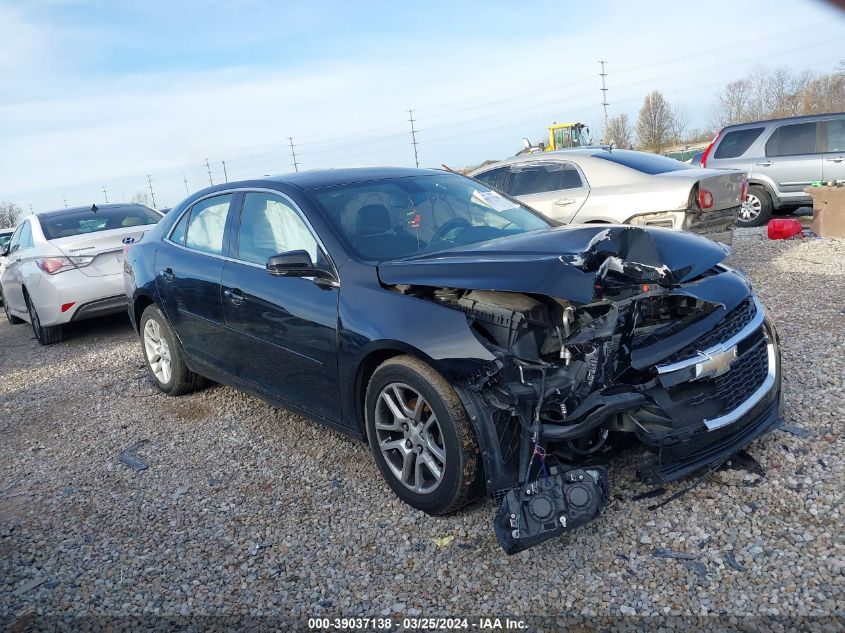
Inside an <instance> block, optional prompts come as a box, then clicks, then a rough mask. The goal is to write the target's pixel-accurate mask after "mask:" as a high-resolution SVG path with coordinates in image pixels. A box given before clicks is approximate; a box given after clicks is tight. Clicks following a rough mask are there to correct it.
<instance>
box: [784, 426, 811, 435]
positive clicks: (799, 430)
mask: <svg viewBox="0 0 845 633" xmlns="http://www.w3.org/2000/svg"><path fill="white" fill-rule="evenodd" d="M780 430H781V431H785V432H786V433H791V434H792V435H794V436H795V437H801V438H804V437H810V432H809V431H808V430H807V429H805V428H804V427H802V426H796V425H795V424H781V425H780Z"/></svg>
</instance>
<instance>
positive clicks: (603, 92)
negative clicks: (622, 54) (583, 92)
mask: <svg viewBox="0 0 845 633" xmlns="http://www.w3.org/2000/svg"><path fill="white" fill-rule="evenodd" d="M606 63H607V62H606V61H605V60H603V59H600V60H599V64H601V72H600V73H599V75H600V76H601V105H602V107H603V108H604V137H605V138H607V86H605V84H604V78H605V77H607V73H606V72H604V65H605V64H606Z"/></svg>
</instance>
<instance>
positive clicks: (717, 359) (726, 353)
mask: <svg viewBox="0 0 845 633" xmlns="http://www.w3.org/2000/svg"><path fill="white" fill-rule="evenodd" d="M701 353H702V355H704V356H706V358H705V359H704V360H702V361H699V362H697V363H696V364H695V376H694V377H693V380H699V379H700V378H713V377H715V376H721V375H722V374H724V373H726V372H727V371H728V370H729V369H730V368H731V363H733V362H734V361H735V360H736V345H734V346H733V347H730V348H728V349H720V350H717V351H714V352H710V353H707V352H701Z"/></svg>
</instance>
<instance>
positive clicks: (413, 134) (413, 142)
mask: <svg viewBox="0 0 845 633" xmlns="http://www.w3.org/2000/svg"><path fill="white" fill-rule="evenodd" d="M408 114H409V115H410V117H411V118H410V119H408V120H409V121H410V122H411V145H413V146H414V162H415V163H416V165H417V167H419V166H420V158H419V156H418V155H417V132H416V130H414V111H413V110H408Z"/></svg>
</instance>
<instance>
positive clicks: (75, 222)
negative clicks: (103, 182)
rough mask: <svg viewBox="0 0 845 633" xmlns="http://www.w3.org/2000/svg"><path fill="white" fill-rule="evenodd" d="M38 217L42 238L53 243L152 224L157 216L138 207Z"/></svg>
mask: <svg viewBox="0 0 845 633" xmlns="http://www.w3.org/2000/svg"><path fill="white" fill-rule="evenodd" d="M40 217H41V228H42V230H43V231H44V237H46V238H47V239H48V240H55V239H58V238H60V237H70V236H72V235H82V234H85V233H97V232H100V231H110V230H112V229H125V228H127V227H132V226H147V225H150V224H155V223H156V222H158V221H159V220H160V219H161V215H160V214H159V213H156V212H155V211H153V210H152V209H150V208H147V207H145V206H142V205H127V206H125V207H105V208H102V209H98V208H96V207H92V208H91V209H72V210H69V211H58V212H54V213H49V214H47V215H43V216H40Z"/></svg>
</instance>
